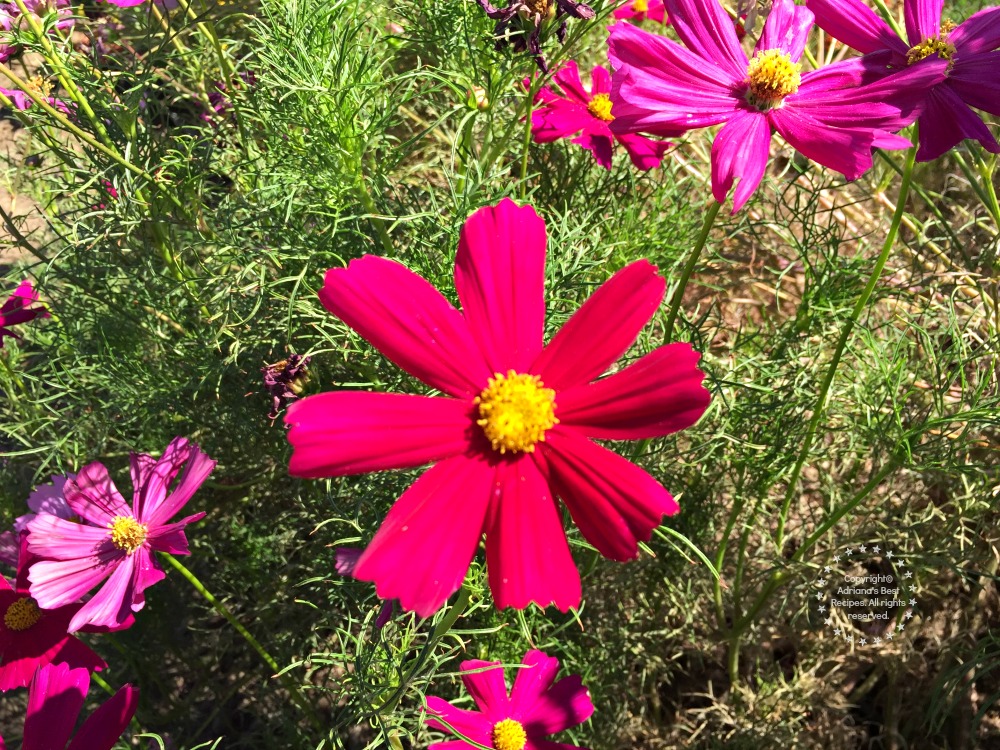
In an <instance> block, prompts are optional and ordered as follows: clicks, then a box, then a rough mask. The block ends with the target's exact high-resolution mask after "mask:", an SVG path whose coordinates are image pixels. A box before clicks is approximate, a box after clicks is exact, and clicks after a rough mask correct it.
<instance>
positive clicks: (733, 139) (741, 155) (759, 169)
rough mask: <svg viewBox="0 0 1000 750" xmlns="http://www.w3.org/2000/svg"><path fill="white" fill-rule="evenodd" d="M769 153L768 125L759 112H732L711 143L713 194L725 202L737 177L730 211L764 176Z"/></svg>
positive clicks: (749, 193)
mask: <svg viewBox="0 0 1000 750" xmlns="http://www.w3.org/2000/svg"><path fill="white" fill-rule="evenodd" d="M770 155H771V125H770V123H769V122H768V119H767V117H766V116H765V115H763V114H762V113H760V112H750V111H743V112H739V113H737V114H736V115H734V116H733V117H732V118H731V119H730V120H729V122H727V123H726V125H725V127H723V128H722V130H720V131H719V132H718V133H717V134H716V136H715V140H714V141H713V142H712V195H714V196H715V200H717V201H718V202H719V203H725V202H726V197H727V196H728V195H729V191H730V190H732V187H733V182H735V181H736V179H737V178H739V184H738V185H737V186H736V193H735V194H734V195H733V213H736V212H737V211H739V210H740V209H741V208H743V205H744V204H745V203H746V202H747V201H748V200H750V196H751V195H753V194H754V192H755V191H756V190H757V187H758V186H759V185H760V181H761V180H762V179H764V171H765V170H766V169H767V160H768V158H769V157H770Z"/></svg>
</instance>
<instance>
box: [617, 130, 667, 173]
mask: <svg viewBox="0 0 1000 750" xmlns="http://www.w3.org/2000/svg"><path fill="white" fill-rule="evenodd" d="M615 137H616V138H617V139H618V142H619V143H620V144H622V146H624V147H625V151H626V152H627V153H628V158H629V159H631V160H632V164H633V165H634V166H635V168H636V169H641V170H642V171H643V172H648V171H649V170H650V169H652V168H653V167H658V166H660V165H661V164H662V163H663V157H664V155H665V154H666V153H667V151H668V150H669V149H670V147H671V146H673V145H674V144H672V143H670V142H669V141H654V140H653V139H652V138H646V137H645V136H642V135H635V134H634V133H623V134H621V135H616V136H615Z"/></svg>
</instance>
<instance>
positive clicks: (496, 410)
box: [473, 370, 559, 726]
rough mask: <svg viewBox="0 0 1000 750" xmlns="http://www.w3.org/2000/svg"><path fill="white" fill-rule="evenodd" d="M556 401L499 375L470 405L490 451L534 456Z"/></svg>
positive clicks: (547, 391)
mask: <svg viewBox="0 0 1000 750" xmlns="http://www.w3.org/2000/svg"><path fill="white" fill-rule="evenodd" d="M555 399H556V392H555V391H554V390H552V389H551V388H545V387H543V385H542V381H541V380H539V379H538V376H537V375H522V374H520V373H517V372H515V371H514V370H508V371H507V374H506V375H502V374H500V373H499V372H498V373H496V374H495V375H494V376H493V377H492V378H490V382H489V384H488V385H487V386H486V387H485V388H484V389H483V392H482V393H480V394H479V395H478V396H477V397H476V399H475V400H474V401H473V403H475V404H476V405H477V406H478V407H479V416H480V417H482V419H477V420H476V424H478V425H479V426H480V427H482V428H483V433H484V434H485V435H486V437H487V439H488V440H489V441H490V443H492V445H493V450H496V451H500V452H501V453H506V452H507V451H524V452H525V453H534V451H535V443H539V442H542V441H544V440H545V432H546V431H547V430H549V429H551V428H552V427H553V426H554V425H556V424H558V423H559V420H558V419H556V415H555ZM498 726H499V725H498Z"/></svg>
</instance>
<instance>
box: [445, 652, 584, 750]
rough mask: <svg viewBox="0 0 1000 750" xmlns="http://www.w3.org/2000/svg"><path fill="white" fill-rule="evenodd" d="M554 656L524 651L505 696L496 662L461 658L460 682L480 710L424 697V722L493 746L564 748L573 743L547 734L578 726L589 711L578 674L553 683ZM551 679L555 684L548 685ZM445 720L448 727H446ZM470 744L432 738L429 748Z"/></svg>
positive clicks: (513, 749)
mask: <svg viewBox="0 0 1000 750" xmlns="http://www.w3.org/2000/svg"><path fill="white" fill-rule="evenodd" d="M558 671H559V660H558V659H555V658H553V657H551V656H547V655H546V654H544V653H543V652H541V651H529V652H528V653H526V654H525V655H524V662H523V666H522V667H521V668H520V669H518V670H517V677H516V678H515V679H514V688H513V689H512V690H511V691H510V697H508V696H507V685H506V684H505V683H504V679H503V669H502V668H501V666H500V662H498V661H479V660H478V659H470V660H469V661H464V662H462V682H464V683H465V688H466V690H468V691H469V694H470V695H471V696H472V699H473V700H474V701H475V702H476V705H477V706H478V707H479V711H480V712H481V713H477V712H476V711H466V710H465V709H461V708H455V707H454V706H452V705H451V704H450V703H448V702H447V701H445V700H442V699H441V698H435V697H433V696H431V697H429V698H427V711H428V717H427V719H426V721H427V723H428V724H429V725H430V726H432V727H434V728H435V729H440V730H442V731H445V732H452V733H453V734H459V733H460V734H461V735H462V736H463V737H467V738H468V739H470V740H473V741H474V742H477V743H479V744H480V745H485V746H486V747H492V748H496V750H566V749H567V748H571V747H576V745H566V744H562V743H558V742H550V741H548V740H546V739H545V737H547V736H548V735H550V734H555V733H556V732H561V731H563V730H564V729H569V728H570V727H575V726H576V725H577V724H582V723H583V722H585V721H586V720H587V719H588V718H590V715H591V714H592V713H594V704H593V703H592V702H591V700H590V694H589V693H588V692H587V688H585V687H584V686H583V682H582V680H581V678H580V675H572V676H570V677H564V678H563V679H561V680H559V682H555V679H556V672H558ZM553 683H555V684H553ZM442 722H446V723H447V726H446V725H445V723H442ZM462 747H475V745H472V744H471V743H469V742H464V741H461V740H459V741H457V742H456V741H452V742H436V743H434V744H433V745H431V746H430V747H429V748H428V750H457V749H458V748H462Z"/></svg>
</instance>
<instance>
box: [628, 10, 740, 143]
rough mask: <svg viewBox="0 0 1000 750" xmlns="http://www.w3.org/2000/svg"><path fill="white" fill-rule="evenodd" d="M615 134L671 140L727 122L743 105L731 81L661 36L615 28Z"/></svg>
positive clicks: (712, 65) (737, 79) (708, 62)
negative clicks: (694, 130)
mask: <svg viewBox="0 0 1000 750" xmlns="http://www.w3.org/2000/svg"><path fill="white" fill-rule="evenodd" d="M608 58H609V59H610V61H611V67H612V69H613V70H614V73H613V74H612V77H611V86H612V88H611V101H612V108H611V111H612V112H613V113H614V116H615V119H614V122H613V125H612V130H613V131H614V132H615V133H635V132H639V131H644V132H648V133H653V134H656V135H663V136H667V137H670V136H673V135H678V134H679V133H681V132H682V131H684V130H690V129H693V128H703V127H708V126H710V125H718V124H719V123H721V122H725V121H726V120H727V119H728V118H729V117H731V116H732V114H733V112H735V111H736V110H737V109H738V108H740V107H741V106H742V104H741V102H742V98H741V97H740V95H738V94H736V93H734V91H735V89H736V88H737V87H738V86H739V84H740V83H741V82H742V81H743V79H744V78H745V77H746V64H744V69H743V70H742V71H741V72H740V74H739V76H733V75H731V74H730V73H729V71H727V70H723V69H722V68H721V67H719V66H718V65H717V64H715V63H714V62H713V61H711V60H704V59H703V58H701V57H699V56H698V55H696V54H694V53H693V52H690V51H688V50H686V49H684V47H682V46H681V45H679V44H677V43H676V42H674V41H672V40H670V39H667V38H666V37H664V36H662V35H660V34H650V33H648V32H646V31H643V30H642V29H637V28H636V27H635V26H633V25H632V24H630V23H616V24H615V25H614V26H612V27H611V35H610V36H609V37H608Z"/></svg>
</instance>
